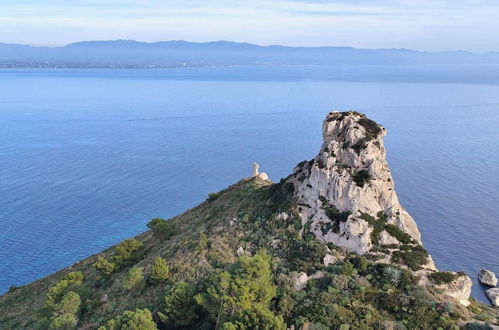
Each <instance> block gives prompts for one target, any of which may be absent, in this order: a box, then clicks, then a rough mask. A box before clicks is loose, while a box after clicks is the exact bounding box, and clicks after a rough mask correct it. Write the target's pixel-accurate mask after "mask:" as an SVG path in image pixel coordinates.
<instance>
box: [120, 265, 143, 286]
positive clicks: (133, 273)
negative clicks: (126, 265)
mask: <svg viewBox="0 0 499 330" xmlns="http://www.w3.org/2000/svg"><path fill="white" fill-rule="evenodd" d="M121 283H122V285H123V288H124V289H126V290H132V289H143V288H144V286H145V280H144V272H143V269H142V268H140V267H134V268H130V269H129V270H128V272H127V273H126V274H125V276H123V279H122V281H121Z"/></svg>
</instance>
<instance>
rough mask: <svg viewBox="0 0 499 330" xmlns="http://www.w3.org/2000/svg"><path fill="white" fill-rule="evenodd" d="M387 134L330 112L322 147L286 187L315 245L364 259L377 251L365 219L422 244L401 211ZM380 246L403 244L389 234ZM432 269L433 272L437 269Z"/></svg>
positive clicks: (359, 118) (360, 119)
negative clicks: (332, 246)
mask: <svg viewBox="0 0 499 330" xmlns="http://www.w3.org/2000/svg"><path fill="white" fill-rule="evenodd" d="M385 134H386V130H385V128H383V127H382V126H380V125H379V124H377V123H376V122H374V121H372V120H370V119H368V118H367V117H366V116H365V115H363V114H361V113H358V112H353V111H350V112H331V113H329V114H328V116H327V117H326V119H325V121H324V124H323V144H322V147H321V150H320V152H319V154H318V155H317V156H316V157H315V158H314V159H313V160H311V161H308V162H302V163H300V164H299V165H298V166H297V167H296V168H295V169H294V171H293V175H292V177H291V178H290V179H289V181H288V182H292V183H293V185H294V193H295V197H296V198H297V200H298V205H299V206H300V213H301V214H300V215H301V217H302V219H303V220H302V221H303V225H305V224H306V223H307V222H309V221H310V226H309V227H310V231H311V232H312V233H313V234H314V235H315V236H316V238H317V239H319V240H321V241H323V242H330V243H333V244H335V245H337V246H339V247H341V248H343V249H345V250H347V251H350V252H356V253H357V254H360V255H362V254H365V253H367V252H369V251H370V250H371V249H372V248H373V247H374V245H373V241H372V238H371V232H372V230H373V227H372V225H371V224H369V223H368V222H367V221H365V220H364V219H363V213H366V214H369V215H370V216H372V217H377V215H378V214H384V215H385V216H386V222H387V223H389V224H392V225H395V226H396V227H398V228H399V229H400V230H402V231H403V232H405V233H407V234H409V235H410V236H411V237H412V238H413V240H414V241H415V242H417V243H421V234H420V232H419V230H418V227H417V225H416V223H415V222H414V220H413V219H412V217H411V216H410V215H409V213H407V211H406V210H405V209H404V208H403V207H402V205H400V202H399V200H398V197H397V194H396V193H395V190H394V183H393V178H392V175H391V173H390V170H389V168H388V164H387V162H386V152H385V147H384V143H383V138H384V136H385ZM380 240H381V242H382V244H400V242H398V240H397V239H396V238H394V237H391V236H390V235H389V234H388V233H386V232H384V233H382V234H381V237H380ZM433 267H434V266H433Z"/></svg>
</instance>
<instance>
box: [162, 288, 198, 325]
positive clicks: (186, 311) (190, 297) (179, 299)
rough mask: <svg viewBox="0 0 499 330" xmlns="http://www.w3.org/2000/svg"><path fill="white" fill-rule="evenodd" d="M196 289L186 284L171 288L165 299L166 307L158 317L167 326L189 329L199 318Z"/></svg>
mask: <svg viewBox="0 0 499 330" xmlns="http://www.w3.org/2000/svg"><path fill="white" fill-rule="evenodd" d="M195 294H196V288H195V287H194V286H192V285H190V284H189V283H186V282H177V283H175V284H174V285H172V286H170V287H169V288H168V289H167V291H166V295H165V297H164V307H163V309H162V311H161V312H158V316H159V318H160V319H161V322H163V324H164V325H166V326H177V327H187V326H190V325H192V324H194V322H195V320H196V319H197V318H198V315H197V314H196V307H197V306H196V303H195V301H194V295H195Z"/></svg>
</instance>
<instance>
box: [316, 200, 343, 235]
mask: <svg viewBox="0 0 499 330" xmlns="http://www.w3.org/2000/svg"><path fill="white" fill-rule="evenodd" d="M319 199H320V201H321V202H322V209H323V210H324V212H326V215H327V217H328V218H329V219H330V220H331V221H332V227H331V228H325V229H324V230H323V232H324V231H326V232H327V231H329V229H331V230H332V231H333V232H334V233H339V232H340V223H341V222H346V221H347V219H348V216H349V215H350V214H351V212H350V211H344V212H340V211H339V210H338V209H337V208H336V207H335V206H334V205H331V204H329V203H328V202H327V199H326V198H324V197H323V196H321V197H319Z"/></svg>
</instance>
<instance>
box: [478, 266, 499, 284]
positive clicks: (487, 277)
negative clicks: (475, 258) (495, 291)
mask: <svg viewBox="0 0 499 330" xmlns="http://www.w3.org/2000/svg"><path fill="white" fill-rule="evenodd" d="M478 281H480V283H482V284H485V285H488V286H496V285H497V277H496V274H494V272H492V271H490V270H487V269H482V270H481V271H480V273H478Z"/></svg>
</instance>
